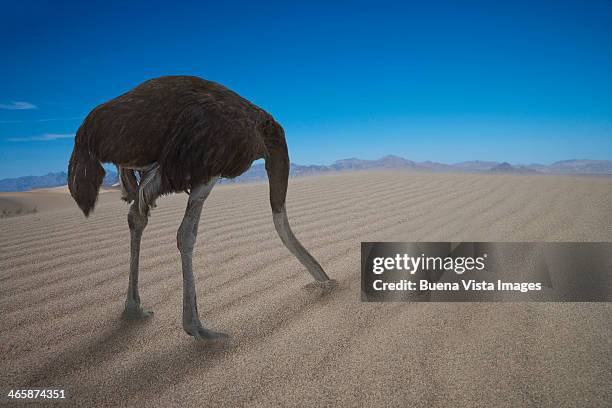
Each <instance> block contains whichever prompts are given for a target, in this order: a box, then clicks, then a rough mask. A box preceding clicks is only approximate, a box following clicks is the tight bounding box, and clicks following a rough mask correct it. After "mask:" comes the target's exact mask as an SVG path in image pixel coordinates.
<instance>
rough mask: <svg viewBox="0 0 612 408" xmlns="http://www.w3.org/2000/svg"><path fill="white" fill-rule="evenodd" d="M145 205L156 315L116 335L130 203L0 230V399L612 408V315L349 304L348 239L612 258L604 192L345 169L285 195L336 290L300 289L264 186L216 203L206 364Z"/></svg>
mask: <svg viewBox="0 0 612 408" xmlns="http://www.w3.org/2000/svg"><path fill="white" fill-rule="evenodd" d="M185 203H186V195H184V194H183V195H177V196H171V197H167V198H162V199H160V200H158V205H159V207H158V208H157V209H155V210H153V213H152V217H151V219H150V221H149V226H148V227H147V229H146V230H145V233H144V238H143V245H142V252H141V273H140V284H141V293H140V294H141V298H142V301H143V305H144V306H145V307H148V308H151V309H152V310H154V312H155V316H154V317H153V318H152V319H150V320H148V321H145V322H137V323H133V322H124V321H122V320H120V318H119V317H120V314H121V311H122V307H123V301H124V298H125V292H126V289H127V275H128V262H129V231H128V229H127V223H126V212H127V206H126V205H125V203H123V202H121V201H120V200H119V195H118V193H117V192H109V193H107V194H103V195H101V196H100V201H99V205H98V207H97V208H96V211H95V213H94V214H93V216H92V217H90V218H89V219H85V218H84V217H83V216H82V215H81V214H80V213H79V212H78V210H77V208H76V205H75V204H74V203H70V204H69V205H67V206H65V207H63V208H58V207H55V208H53V209H50V210H47V211H41V210H40V208H39V212H38V213H35V214H29V215H24V216H21V217H14V218H8V219H2V220H0V227H1V233H0V234H1V235H0V265H1V267H0V310H1V315H0V328H1V332H0V336H1V342H0V343H1V344H0V347H1V348H0V384H1V387H2V391H3V392H6V391H7V390H8V389H11V388H19V389H23V388H33V387H39V388H40V387H60V388H65V389H66V390H67V392H68V395H69V396H70V400H69V402H70V403H73V404H75V405H78V406H98V405H105V404H116V405H124V406H135V405H144V404H146V406H159V407H165V406H168V405H177V404H181V405H185V406H228V407H235V406H305V405H309V406H323V405H326V406H358V405H362V406H397V407H407V406H418V407H435V406H449V405H450V406H466V407H472V406H484V407H492V406H495V407H503V406H536V405H538V406H539V405H545V406H554V407H560V406H611V405H612V305H610V304H604V303H590V304H589V303H583V304H581V303H572V304H567V303H566V304H562V303H548V304H536V303H506V304H485V303H480V304H478V303H467V304H464V303H461V304H460V303H389V304H372V303H361V302H360V300H359V288H360V285H359V261H360V255H359V251H360V242H361V241H417V240H421V241H437V240H444V241H447V240H448V241H612V178H587V177H552V176H492V175H461V174H415V173H401V172H367V173H366V172H355V173H348V174H340V175H331V176H324V177H312V178H303V179H293V180H291V182H290V186H289V197H288V203H287V209H288V213H289V219H290V221H291V222H292V226H293V229H294V231H295V233H296V235H297V236H298V238H300V239H301V240H302V243H303V244H304V245H305V246H306V247H307V248H309V249H310V250H311V252H312V254H313V255H314V256H315V257H316V258H317V259H318V260H319V261H320V263H321V264H322V265H323V267H324V268H325V269H326V270H327V272H328V274H329V275H330V276H332V277H333V278H335V279H337V280H338V281H339V283H340V285H339V287H338V289H337V290H336V291H335V292H333V293H332V294H329V295H322V294H321V293H319V292H317V290H313V289H311V288H310V287H309V286H308V284H309V283H310V282H311V279H310V276H309V275H308V273H307V271H306V270H305V268H303V267H302V266H301V265H300V264H299V263H298V262H297V260H296V259H295V258H293V256H291V255H290V254H289V252H288V251H287V250H286V249H285V248H284V247H283V246H282V244H281V243H280V240H279V239H278V237H277V236H276V234H275V232H274V228H273V225H272V219H271V213H270V209H269V204H268V195H267V184H248V185H224V186H217V187H216V188H215V189H214V190H213V192H212V194H211V196H210V198H209V199H208V201H207V202H206V204H205V206H204V211H203V215H202V221H201V223H200V235H199V237H198V244H197V247H196V252H195V254H194V271H195V274H196V284H197V288H198V295H199V298H198V300H199V310H200V315H201V317H202V321H203V323H204V324H205V325H207V326H208V327H209V328H213V329H217V330H222V331H225V332H227V333H229V334H230V335H231V336H232V339H233V340H232V343H231V344H230V345H229V346H227V347H226V348H225V349H224V350H217V351H214V350H208V349H206V348H203V347H202V346H200V345H198V344H197V343H196V342H195V341H194V340H193V339H192V338H190V337H188V336H187V335H186V334H185V333H184V332H183V330H182V327H181V299H182V297H181V296H182V295H181V293H182V280H181V272H180V258H179V254H178V251H177V249H176V242H175V239H176V230H177V228H178V225H179V223H180V221H181V218H182V214H183V211H184V206H185Z"/></svg>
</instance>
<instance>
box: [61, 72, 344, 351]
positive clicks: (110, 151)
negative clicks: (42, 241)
mask: <svg viewBox="0 0 612 408" xmlns="http://www.w3.org/2000/svg"><path fill="white" fill-rule="evenodd" d="M260 158H263V159H265V167H266V172H267V174H268V180H269V188H270V204H271V207H272V219H273V222H274V226H275V228H276V231H277V233H278V235H279V237H280V239H281V241H282V242H283V244H284V245H285V246H286V247H287V249H289V251H290V252H291V253H292V254H293V255H295V256H296V257H297V259H298V260H299V261H300V262H301V263H302V264H303V265H304V266H305V267H306V268H307V269H308V271H309V272H310V274H311V275H312V277H313V278H314V279H315V280H316V281H317V282H318V283H319V284H320V285H322V286H324V287H333V286H334V285H335V281H333V280H330V279H329V277H328V276H327V274H326V273H325V271H323V269H322V268H321V265H319V263H318V262H317V261H316V260H315V259H314V258H313V257H312V256H311V255H310V254H309V253H308V251H307V250H306V249H305V248H304V247H303V246H302V245H301V244H300V242H299V241H298V240H297V238H296V237H295V235H293V232H292V231H291V228H290V227H289V222H288V220H287V212H286V210H285V197H286V193H287V182H288V177H289V154H288V151H287V144H286V141H285V134H284V131H283V128H282V127H281V126H280V125H279V124H278V123H277V122H276V121H275V120H274V118H273V117H272V116H271V115H270V114H269V113H267V112H265V111H264V110H263V109H260V108H259V107H257V106H255V105H254V104H252V103H250V102H249V101H247V100H246V99H244V98H242V97H241V96H239V95H238V94H236V93H235V92H232V91H231V90H229V89H227V88H226V87H224V86H222V85H220V84H218V83H215V82H211V81H207V80H204V79H201V78H197V77H190V76H165V77H160V78H155V79H151V80H148V81H146V82H144V83H142V84H140V85H139V86H137V87H136V88H134V89H132V90H131V91H129V92H127V93H125V94H123V95H121V96H119V97H117V98H115V99H112V100H110V101H108V102H106V103H104V104H102V105H100V106H98V107H96V108H95V109H94V110H92V111H91V112H90V113H89V115H87V117H86V118H85V120H84V121H83V123H82V124H81V126H80V127H79V130H78V131H77V134H76V137H75V141H74V149H73V151H72V156H71V157H70V162H69V165H68V187H69V189H70V194H71V195H72V197H73V198H74V200H75V201H76V203H77V204H78V206H79V207H80V209H81V210H82V211H83V213H84V214H85V216H86V217H87V216H89V214H90V213H91V211H92V210H93V209H94V206H95V204H96V200H97V196H98V191H99V189H100V185H101V184H102V180H103V178H104V175H105V171H104V169H103V167H102V165H101V163H113V164H115V165H116V166H117V168H118V171H119V176H120V184H121V190H122V194H121V195H122V199H123V200H125V201H126V202H127V203H131V206H130V208H129V212H128V217H127V220H128V225H129V228H130V272H129V280H128V291H127V299H126V301H125V308H124V311H123V316H124V317H125V318H128V319H143V318H147V317H149V316H151V315H152V312H151V311H149V310H146V309H144V308H143V307H142V306H141V303H140V296H139V293H138V261H139V254H140V241H141V237H142V233H143V230H144V229H145V227H146V225H147V221H148V217H149V212H150V209H151V208H153V207H155V200H156V199H157V198H158V197H160V196H161V195H165V194H170V193H176V192H183V191H184V192H186V193H187V194H189V199H188V202H187V208H186V210H185V215H184V218H183V221H182V222H181V225H180V227H179V229H178V232H177V246H178V250H179V251H180V254H181V264H182V272H183V329H184V330H185V332H187V334H189V335H191V336H193V337H195V338H196V339H197V340H203V341H218V340H223V339H225V338H226V337H227V335H226V334H224V333H219V332H215V331H212V330H209V329H206V328H205V327H203V326H202V324H201V322H200V317H199V315H198V307H197V301H196V289H195V282H194V277H193V269H192V254H193V248H194V245H195V242H196V236H197V233H198V223H199V220H200V214H201V212H202V206H203V204H204V201H205V200H206V198H207V197H208V195H209V194H210V192H211V190H212V188H213V186H214V185H215V182H216V181H217V180H218V179H219V178H220V177H224V178H234V177H237V176H239V175H240V174H242V173H244V172H245V171H246V170H248V169H249V167H250V166H251V164H252V162H253V161H255V160H257V159H260Z"/></svg>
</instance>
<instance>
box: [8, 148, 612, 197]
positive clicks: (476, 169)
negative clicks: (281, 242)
mask: <svg viewBox="0 0 612 408" xmlns="http://www.w3.org/2000/svg"><path fill="white" fill-rule="evenodd" d="M366 169H398V170H400V169H404V170H413V171H428V172H470V173H491V174H574V175H612V161H610V160H563V161H558V162H555V163H552V164H550V165H545V164H527V165H512V164H510V163H507V162H503V163H500V162H494V161H478V160H476V161H465V162H461V163H455V164H444V163H437V162H432V161H424V162H414V161H412V160H408V159H405V158H403V157H399V156H393V155H389V156H385V157H382V158H380V159H378V160H362V159H357V158H350V159H342V160H337V161H336V162H334V163H333V164H331V165H329V166H317V165H311V166H303V165H300V164H295V163H292V164H291V170H290V175H291V176H292V177H301V176H313V175H317V174H324V173H331V172H337V171H354V170H366ZM266 179H267V175H266V169H265V166H264V164H261V163H258V164H255V165H253V166H252V167H251V168H250V169H249V171H247V172H246V173H244V174H243V175H241V176H240V177H238V178H236V179H234V180H221V183H239V182H247V181H258V180H266ZM66 182H67V175H66V173H65V172H59V173H49V174H46V175H44V176H25V177H18V178H10V179H3V180H0V191H3V192H6V191H26V190H33V189H36V188H49V187H58V186H64V185H66ZM116 183H117V173H116V172H114V171H109V170H107V171H106V177H105V178H104V185H106V186H111V185H113V184H116Z"/></svg>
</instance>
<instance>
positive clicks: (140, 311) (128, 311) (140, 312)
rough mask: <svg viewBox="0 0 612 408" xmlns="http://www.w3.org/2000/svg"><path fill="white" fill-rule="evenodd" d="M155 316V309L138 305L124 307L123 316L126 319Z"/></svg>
mask: <svg viewBox="0 0 612 408" xmlns="http://www.w3.org/2000/svg"><path fill="white" fill-rule="evenodd" d="M152 316H153V311H152V310H148V309H144V308H142V307H140V306H138V307H127V306H126V308H125V309H123V315H122V317H123V318H124V319H126V320H143V319H148V318H150V317H152Z"/></svg>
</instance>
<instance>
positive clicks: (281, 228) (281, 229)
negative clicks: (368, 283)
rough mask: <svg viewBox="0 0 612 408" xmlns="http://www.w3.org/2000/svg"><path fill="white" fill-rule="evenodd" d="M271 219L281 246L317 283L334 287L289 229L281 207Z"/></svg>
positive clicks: (285, 212) (283, 209)
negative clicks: (283, 245)
mask: <svg viewBox="0 0 612 408" xmlns="http://www.w3.org/2000/svg"><path fill="white" fill-rule="evenodd" d="M272 218H273V220H274V227H275V228H276V232H277V233H278V236H279V237H280V239H281V241H283V244H285V246H286V247H287V249H288V250H289V251H290V252H291V253H292V254H293V255H294V256H295V257H296V258H297V259H298V260H299V261H300V262H301V263H302V265H304V266H305V267H306V269H308V272H310V274H311V275H312V277H313V278H315V280H316V281H318V282H329V285H334V284H335V283H336V282H335V281H331V280H330V279H329V277H328V276H327V274H326V273H325V271H324V270H323V268H321V265H319V263H318V262H317V260H316V259H314V257H313V256H312V255H310V253H309V252H308V251H307V250H306V248H304V246H302V244H301V243H300V241H298V239H297V238H296V237H295V235H294V234H293V231H291V227H289V220H288V219H287V211H286V210H285V206H284V205H283V206H282V208H281V210H280V212H273V213H272Z"/></svg>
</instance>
